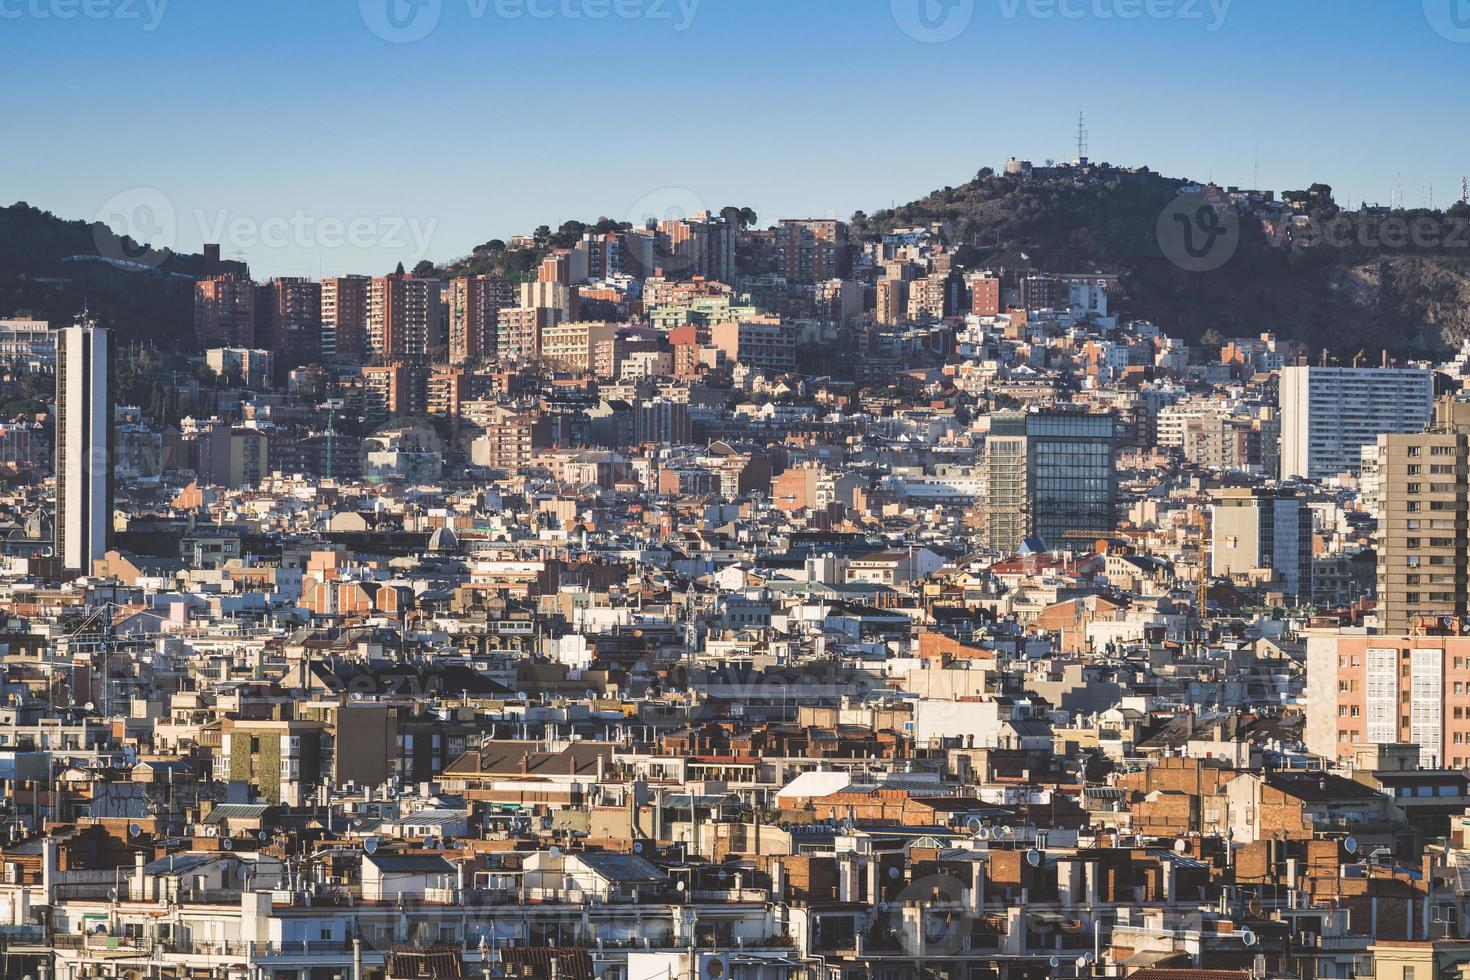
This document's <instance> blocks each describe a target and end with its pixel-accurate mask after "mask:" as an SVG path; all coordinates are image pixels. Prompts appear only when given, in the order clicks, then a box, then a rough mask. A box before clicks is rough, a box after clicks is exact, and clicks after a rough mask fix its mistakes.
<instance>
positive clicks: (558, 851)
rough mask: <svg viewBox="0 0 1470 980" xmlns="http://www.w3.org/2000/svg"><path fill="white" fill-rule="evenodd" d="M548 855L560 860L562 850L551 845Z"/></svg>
mask: <svg viewBox="0 0 1470 980" xmlns="http://www.w3.org/2000/svg"><path fill="white" fill-rule="evenodd" d="M546 853H547V854H550V855H551V856H552V857H554V858H559V857H561V848H559V847H557V846H556V845H555V844H553V845H551V849H550V850H548V851H547V852H546ZM680 884H683V882H680Z"/></svg>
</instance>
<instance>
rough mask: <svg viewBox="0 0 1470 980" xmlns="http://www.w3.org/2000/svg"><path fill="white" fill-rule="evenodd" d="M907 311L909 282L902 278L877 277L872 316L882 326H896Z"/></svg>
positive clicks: (906, 315) (903, 318) (904, 317)
mask: <svg viewBox="0 0 1470 980" xmlns="http://www.w3.org/2000/svg"><path fill="white" fill-rule="evenodd" d="M908 313H909V284H908V282H907V281H906V280H903V279H879V280H878V285H877V287H876V304H875V306H874V311H873V318H874V319H875V320H877V321H878V322H879V323H881V324H883V325H884V326H889V327H892V326H897V325H898V324H900V323H902V322H903V321H904V320H905V319H906V318H907V317H908Z"/></svg>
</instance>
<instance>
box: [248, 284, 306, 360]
mask: <svg viewBox="0 0 1470 980" xmlns="http://www.w3.org/2000/svg"><path fill="white" fill-rule="evenodd" d="M255 315H256V321H255V322H256V329H255V335H256V342H257V343H258V344H259V345H260V346H261V347H263V348H265V349H267V350H269V351H270V352H271V353H272V354H274V355H275V358H276V363H277V364H280V365H282V366H283V367H287V368H292V367H296V366H298V365H301V364H311V363H315V362H316V361H317V360H318V359H319V358H320V357H321V353H322V287H321V283H318V282H313V281H312V280H310V279H303V278H300V277H297V276H285V277H281V278H278V279H273V280H271V281H270V282H267V283H264V284H263V285H261V286H260V288H259V289H258V290H257V291H256V294H255Z"/></svg>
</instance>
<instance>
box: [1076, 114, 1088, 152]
mask: <svg viewBox="0 0 1470 980" xmlns="http://www.w3.org/2000/svg"><path fill="white" fill-rule="evenodd" d="M1086 159H1087V117H1086V116H1085V115H1084V114H1083V113H1081V112H1078V113H1077V162H1078V163H1082V162H1083V161H1085V160H1086Z"/></svg>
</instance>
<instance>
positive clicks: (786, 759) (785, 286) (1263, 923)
mask: <svg viewBox="0 0 1470 980" xmlns="http://www.w3.org/2000/svg"><path fill="white" fill-rule="evenodd" d="M1019 166H1020V165H1019V164H1017V167H1018V168H1019ZM1028 169H1029V165H1028ZM1019 172H1020V171H1019V169H1018V173H1019ZM1077 179H1079V180H1083V179H1086V168H1078V171H1077ZM961 244H963V243H957V242H954V241H949V240H946V238H945V236H944V234H943V233H942V230H941V229H939V228H937V227H935V228H911V229H900V230H897V231H894V232H891V233H889V234H886V235H881V236H877V237H872V236H866V235H865V236H857V235H851V236H850V235H849V229H848V228H847V226H846V225H845V224H844V223H843V222H840V221H834V220H797V221H781V222H779V223H777V224H776V225H775V226H774V227H772V228H769V229H764V230H763V229H759V228H756V227H753V222H751V221H749V220H746V219H745V218H742V216H741V215H740V214H739V213H738V212H734V211H733V210H732V211H730V212H727V213H726V214H724V215H712V214H702V215H696V216H694V217H691V218H688V219H681V220H676V221H666V222H661V223H653V224H651V225H649V226H648V227H644V228H629V227H626V226H623V227H620V228H617V229H615V230H609V231H605V232H598V233H587V234H584V235H583V236H582V237H581V238H580V240H579V241H577V242H576V243H575V244H574V245H571V246H569V247H565V248H547V247H545V244H544V243H543V242H541V241H539V240H538V239H537V238H535V237H530V238H527V239H524V240H514V241H512V242H511V243H510V244H509V245H508V246H507V247H508V248H512V249H533V250H538V251H539V253H541V256H542V257H541V261H540V265H539V267H538V269H537V271H536V273H535V274H534V276H533V277H531V278H529V279H527V280H526V281H515V280H513V279H510V278H502V277H498V276H495V275H491V274H488V273H485V274H464V275H445V276H440V275H439V274H438V273H437V272H435V271H422V272H421V274H410V273H407V272H399V273H395V274H393V275H388V276H381V277H370V276H343V277H339V278H335V279H328V280H324V281H321V282H314V281H308V280H305V279H276V280H273V281H270V282H266V283H256V282H254V281H252V280H251V279H250V278H249V273H248V270H246V269H244V268H243V267H240V268H234V269H231V270H230V271H228V272H220V273H219V274H217V275H211V276H209V277H207V278H205V279H202V280H201V281H199V282H198V283H197V285H196V304H195V324H196V327H197V334H198V340H199V348H200V351H201V352H202V353H201V354H200V355H198V356H195V357H193V358H173V359H172V360H167V359H165V360H164V361H163V362H162V363H159V362H158V360H157V358H154V359H153V360H151V361H150V360H149V359H148V357H145V356H144V354H143V353H140V352H139V350H137V349H134V348H124V347H123V346H122V345H120V344H118V343H117V342H116V341H115V339H113V340H110V339H109V332H108V331H107V330H106V329H103V328H99V327H97V326H95V325H92V324H90V323H87V322H83V323H80V324H79V325H77V326H67V327H63V328H60V329H50V328H49V326H48V325H46V324H42V323H38V322H37V321H32V320H26V319H23V318H20V317H16V318H14V319H10V320H0V360H3V361H4V364H5V371H4V373H3V374H0V387H3V389H4V393H6V395H7V400H8V402H9V404H8V405H7V409H6V411H7V413H9V414H10V415H11V416H13V417H11V418H8V419H7V420H5V421H4V424H3V431H0V468H3V472H4V474H5V475H6V477H7V480H6V483H5V485H4V491H3V508H0V524H3V528H0V530H3V537H0V616H3V625H0V786H3V789H4V793H3V794H0V866H3V869H4V873H3V876H0V969H3V970H4V973H5V975H6V976H15V977H20V976H28V977H39V978H45V980H83V978H94V977H103V978H114V980H123V978H144V977H147V978H158V980H164V978H180V980H182V978H186V977H188V978H206V977H210V978H219V980H339V978H340V980H431V978H432V980H449V978H458V977H471V978H475V977H487V978H488V977H552V978H558V980H584V978H585V980H591V978H597V980H659V978H667V980H676V978H678V980H696V978H699V980H704V978H710V980H727V978H736V980H857V978H868V977H873V978H888V980H899V978H909V977H925V978H946V980H961V978H963V980H977V978H994V980H1031V978H1036V980H1039V978H1051V977H1067V978H1070V977H1079V978H1080V977H1115V978H1138V980H1171V978H1194V977H1200V978H1206V980H1234V978H1242V980H1243V978H1247V977H1253V978H1262V980H1264V978H1266V977H1296V978H1303V980H1305V978H1350V977H1375V978H1378V980H1429V978H1438V977H1446V976H1463V975H1465V974H1466V971H1470V851H1467V850H1466V848H1467V847H1470V844H1467V837H1466V834H1467V830H1470V778H1467V772H1470V618H1467V617H1470V608H1467V606H1470V586H1467V577H1470V568H1467V565H1470V539H1467V526H1470V513H1467V508H1470V503H1467V501H1470V402H1467V401H1463V400H1459V399H1458V398H1457V391H1458V389H1459V386H1460V383H1461V375H1462V373H1463V371H1462V367H1463V365H1464V364H1465V363H1466V361H1467V358H1466V357H1462V358H1460V359H1459V360H1456V361H1452V362H1449V363H1447V364H1440V365H1436V364H1429V363H1415V364H1403V363H1387V358H1386V357H1385V359H1384V360H1385V363H1383V364H1382V365H1380V366H1363V365H1362V364H1354V365H1350V366H1342V365H1337V364H1330V363H1327V359H1326V357H1325V355H1322V356H1316V355H1315V354H1314V352H1309V351H1306V350H1304V349H1302V348H1301V347H1300V346H1298V345H1296V344H1293V343H1291V342H1289V341H1286V340H1282V339H1279V338H1277V337H1275V336H1274V335H1272V334H1271V333H1270V332H1269V327H1270V325H1269V324H1262V325H1261V327H1262V328H1263V329H1264V330H1266V331H1267V332H1262V333H1260V334H1259V335H1258V336H1253V337H1239V338H1233V339H1227V340H1225V342H1223V343H1222V344H1220V345H1219V346H1214V345H1211V346H1208V347H1206V346H1204V345H1202V344H1198V343H1196V344H1194V345H1190V344H1188V343H1186V342H1185V341H1184V340H1183V339H1181V338H1179V337H1173V336H1169V335H1168V334H1166V333H1165V332H1164V331H1163V330H1161V329H1160V328H1159V327H1157V326H1156V325H1154V324H1153V323H1150V322H1148V321H1146V320H1143V319H1138V318H1137V316H1144V315H1147V311H1137V314H1136V315H1135V316H1133V317H1130V316H1128V315H1124V314H1123V313H1121V312H1120V311H1122V310H1126V309H1127V297H1126V295H1125V294H1124V292H1123V290H1122V287H1121V285H1120V283H1119V281H1118V279H1117V277H1115V276H1113V275H1111V274H1109V273H1107V272H1106V271H1094V272H1048V271H1041V270H1038V269H1033V268H1029V267H1028V268H1005V269H1000V268H996V269H989V268H966V267H965V266H964V265H963V264H962V263H961V261H960V249H959V246H960V245H961ZM149 356H152V355H149ZM109 366H110V370H109ZM38 392H42V393H45V395H46V397H45V398H42V399H40V401H43V402H45V404H39V405H38V404H37V398H36V397H35V396H36V395H37V393H38ZM125 393H126V394H127V395H128V397H126V398H125V397H124V394H125ZM134 393H141V395H139V394H134ZM145 396H146V397H145ZM128 400H137V401H144V402H146V403H144V404H138V405H129V404H126V403H125V402H126V401H128Z"/></svg>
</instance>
